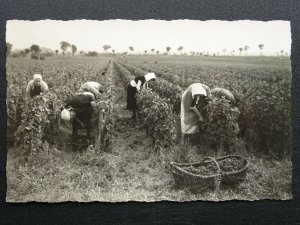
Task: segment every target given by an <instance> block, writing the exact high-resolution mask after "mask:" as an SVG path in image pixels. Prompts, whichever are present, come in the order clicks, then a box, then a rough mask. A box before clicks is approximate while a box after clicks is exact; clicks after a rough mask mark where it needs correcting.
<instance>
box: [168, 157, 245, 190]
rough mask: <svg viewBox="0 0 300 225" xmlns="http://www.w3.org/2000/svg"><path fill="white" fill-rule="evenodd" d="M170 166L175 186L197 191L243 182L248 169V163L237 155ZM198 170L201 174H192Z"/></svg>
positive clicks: (173, 163) (172, 163)
mask: <svg viewBox="0 0 300 225" xmlns="http://www.w3.org/2000/svg"><path fill="white" fill-rule="evenodd" d="M170 164H171V171H172V175H173V177H174V180H175V184H176V185H177V186H180V187H186V188H189V189H192V190H197V191H204V190H206V189H209V188H216V187H217V188H219V185H222V184H226V185H233V184H239V183H240V182H242V181H244V180H245V178H246V173H247V169H248V161H247V160H246V159H245V158H243V157H241V156H237V155H231V156H224V157H220V158H217V159H214V158H211V157H208V158H205V159H204V160H203V161H202V162H196V163H185V164H178V163H175V162H171V163H170ZM199 170H201V171H202V173H198V172H194V171H199Z"/></svg>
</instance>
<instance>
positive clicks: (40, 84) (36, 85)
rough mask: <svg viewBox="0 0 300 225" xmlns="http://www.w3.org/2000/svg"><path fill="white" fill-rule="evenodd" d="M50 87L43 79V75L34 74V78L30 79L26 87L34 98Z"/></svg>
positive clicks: (27, 91)
mask: <svg viewBox="0 0 300 225" xmlns="http://www.w3.org/2000/svg"><path fill="white" fill-rule="evenodd" d="M48 89H49V88H48V85H47V84H46V82H45V81H43V80H42V75H41V74H34V75H33V79H32V80H31V81H29V83H28V85H27V87H26V93H27V94H28V95H29V96H30V97H31V98H33V97H34V96H37V95H40V94H41V93H45V92H47V91H48Z"/></svg>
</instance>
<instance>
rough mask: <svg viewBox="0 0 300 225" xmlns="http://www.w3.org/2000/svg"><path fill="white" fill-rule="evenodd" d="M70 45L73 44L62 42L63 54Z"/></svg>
mask: <svg viewBox="0 0 300 225" xmlns="http://www.w3.org/2000/svg"><path fill="white" fill-rule="evenodd" d="M70 46H71V45H70V44H69V43H68V42H66V41H62V42H60V48H61V50H62V52H63V56H64V55H65V53H66V51H67V49H68V48H69V47H70Z"/></svg>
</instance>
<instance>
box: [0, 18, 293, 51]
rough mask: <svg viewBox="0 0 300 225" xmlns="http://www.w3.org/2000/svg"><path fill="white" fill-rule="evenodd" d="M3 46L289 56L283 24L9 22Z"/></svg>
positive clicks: (287, 31)
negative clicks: (67, 45) (63, 43)
mask: <svg viewBox="0 0 300 225" xmlns="http://www.w3.org/2000/svg"><path fill="white" fill-rule="evenodd" d="M6 28H7V30H6V41H7V42H9V43H12V44H13V50H14V49H25V48H29V47H30V46H31V45H32V44H38V45H39V46H40V47H46V48H51V49H53V50H56V49H58V50H60V45H59V43H60V42H61V41H67V42H69V43H70V44H74V45H76V46H77V49H78V52H79V51H81V50H82V51H85V52H87V51H97V52H104V50H103V48H102V46H103V45H106V44H108V45H110V46H111V49H110V50H109V51H111V50H112V49H114V50H115V52H125V51H128V52H129V46H132V47H134V52H135V53H141V52H144V51H145V50H147V51H148V52H151V49H152V48H154V49H155V51H157V50H158V51H160V53H163V52H166V47H167V46H169V47H171V51H170V53H174V52H176V53H177V52H178V51H177V49H178V47H179V46H183V50H182V53H184V52H186V53H190V52H191V51H195V52H203V51H205V52H207V51H208V52H210V53H217V52H220V54H223V49H226V52H227V54H228V53H230V52H232V51H233V50H235V54H236V55H238V54H239V50H238V49H239V48H241V47H243V48H244V46H245V45H247V46H249V49H248V50H247V52H242V55H245V54H247V55H259V54H260V49H259V48H258V45H259V44H263V45H264V48H263V54H264V55H276V53H277V52H280V51H281V50H284V52H285V53H288V54H290V49H291V32H290V22H289V21H269V22H262V21H250V20H243V21H217V20H209V21H199V20H172V21H163V20H138V21H131V20H105V21H95V20H73V21H57V20H41V21H22V20H9V21H7V24H6Z"/></svg>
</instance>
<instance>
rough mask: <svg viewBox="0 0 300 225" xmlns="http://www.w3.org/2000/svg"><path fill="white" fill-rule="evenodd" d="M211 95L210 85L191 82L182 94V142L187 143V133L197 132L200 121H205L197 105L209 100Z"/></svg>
mask: <svg viewBox="0 0 300 225" xmlns="http://www.w3.org/2000/svg"><path fill="white" fill-rule="evenodd" d="M210 97H211V96H210V89H209V87H208V86H206V85H204V84H201V83H194V84H191V85H190V86H189V87H188V88H187V89H186V91H185V92H184V93H183V94H182V97H181V114H180V121H181V144H187V143H186V142H187V138H185V136H186V135H190V134H195V133H197V132H198V131H199V122H203V116H202V115H201V113H200V112H199V110H198V109H197V105H198V104H200V103H204V102H206V101H208V98H210ZM201 105H202V104H201ZM203 105H204V104H203Z"/></svg>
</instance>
